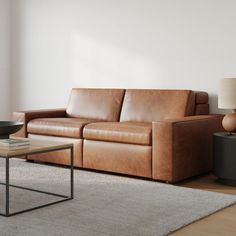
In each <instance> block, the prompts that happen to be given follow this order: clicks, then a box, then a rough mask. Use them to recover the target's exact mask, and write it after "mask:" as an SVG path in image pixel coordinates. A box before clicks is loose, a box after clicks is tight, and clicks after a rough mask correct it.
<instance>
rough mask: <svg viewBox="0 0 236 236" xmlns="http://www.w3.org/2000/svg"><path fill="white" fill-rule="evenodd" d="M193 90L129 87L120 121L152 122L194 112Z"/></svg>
mask: <svg viewBox="0 0 236 236" xmlns="http://www.w3.org/2000/svg"><path fill="white" fill-rule="evenodd" d="M194 108H195V93H194V92H193V91H191V90H149V89H142V90H141V89H127V90H126V92H125V97H124V102H123V107H122V111H121V118H120V121H139V122H152V121H157V120H162V119H166V118H179V117H184V116H188V115H193V114H194Z"/></svg>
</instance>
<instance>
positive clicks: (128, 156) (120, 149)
mask: <svg viewBox="0 0 236 236" xmlns="http://www.w3.org/2000/svg"><path fill="white" fill-rule="evenodd" d="M151 160H152V147H150V146H142V145H133V144H124V143H112V142H101V141H92V140H84V149H83V167H84V168H90V169H96V170H103V171H110V172H115V173H122V174H128V175H136V176H143V177H148V178H151V177H152V161H151Z"/></svg>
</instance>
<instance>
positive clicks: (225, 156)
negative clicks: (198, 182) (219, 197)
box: [213, 132, 236, 186]
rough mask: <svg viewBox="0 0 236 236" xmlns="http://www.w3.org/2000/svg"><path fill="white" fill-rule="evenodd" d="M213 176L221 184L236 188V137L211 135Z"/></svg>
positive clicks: (226, 134) (221, 134) (222, 134)
mask: <svg viewBox="0 0 236 236" xmlns="http://www.w3.org/2000/svg"><path fill="white" fill-rule="evenodd" d="M213 174H214V175H215V176H217V177H218V178H219V182H221V183H222V184H226V185H231V186H236V135H229V133H226V132H221V133H215V134H213Z"/></svg>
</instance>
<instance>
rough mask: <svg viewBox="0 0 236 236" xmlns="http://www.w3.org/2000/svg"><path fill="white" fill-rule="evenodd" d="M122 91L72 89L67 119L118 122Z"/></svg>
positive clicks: (122, 96)
mask: <svg viewBox="0 0 236 236" xmlns="http://www.w3.org/2000/svg"><path fill="white" fill-rule="evenodd" d="M124 92H125V90H124V89H90V88H89V89H86V88H74V89H72V91H71V95H70V99H69V102H68V106H67V109H66V113H67V116H68V117H80V118H88V119H98V120H106V121H119V117H120V111H121V106H122V102H123V98H124Z"/></svg>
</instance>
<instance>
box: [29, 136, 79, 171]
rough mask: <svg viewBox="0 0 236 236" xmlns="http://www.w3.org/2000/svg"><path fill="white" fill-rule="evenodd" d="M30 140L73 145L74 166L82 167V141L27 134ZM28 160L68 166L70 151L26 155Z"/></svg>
mask: <svg viewBox="0 0 236 236" xmlns="http://www.w3.org/2000/svg"><path fill="white" fill-rule="evenodd" d="M29 138H30V139H38V140H49V141H50V140H51V141H58V142H69V143H73V144H74V166H75V167H82V165H83V164H82V163H83V161H82V148H83V140H82V139H73V138H61V137H54V136H44V135H36V134H29ZM27 159H28V160H35V161H41V162H48V163H54V164H60V165H69V164H70V150H62V151H55V152H47V153H41V154H34V155H28V156H27Z"/></svg>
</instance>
